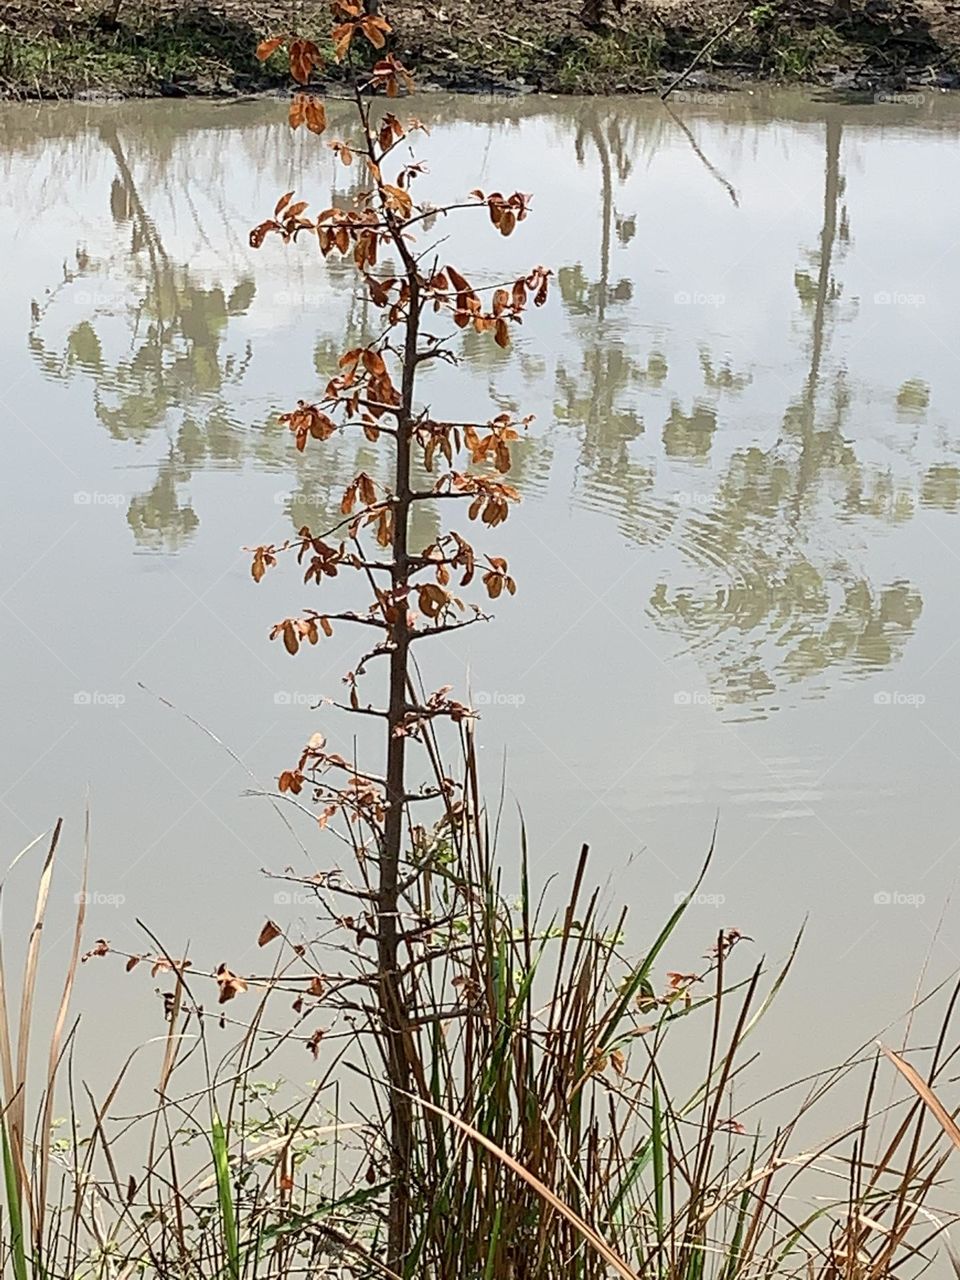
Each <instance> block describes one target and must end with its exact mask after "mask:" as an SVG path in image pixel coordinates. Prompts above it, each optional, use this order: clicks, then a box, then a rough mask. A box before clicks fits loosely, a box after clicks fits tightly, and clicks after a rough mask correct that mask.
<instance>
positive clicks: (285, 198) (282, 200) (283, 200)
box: [273, 191, 293, 218]
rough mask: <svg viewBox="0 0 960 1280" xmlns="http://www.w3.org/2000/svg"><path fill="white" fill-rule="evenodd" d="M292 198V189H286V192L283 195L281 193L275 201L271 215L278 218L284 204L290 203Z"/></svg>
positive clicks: (284, 206)
mask: <svg viewBox="0 0 960 1280" xmlns="http://www.w3.org/2000/svg"><path fill="white" fill-rule="evenodd" d="M292 199H293V192H292V191H288V192H286V194H285V195H282V196H281V197H280V199H279V200H278V201H277V206H276V208H275V209H274V211H273V216H274V217H275V218H279V217H280V214H281V213H282V212H283V210H284V209H285V208H286V206H287V205H288V204H289V203H290V201H291V200H292Z"/></svg>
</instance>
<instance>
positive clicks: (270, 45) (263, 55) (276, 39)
mask: <svg viewBox="0 0 960 1280" xmlns="http://www.w3.org/2000/svg"><path fill="white" fill-rule="evenodd" d="M282 44H283V36H270V38H269V39H267V40H261V41H260V43H259V44H258V45H257V57H258V58H259V59H260V61H261V62H266V60H267V59H268V58H269V57H270V55H271V53H276V51H277V50H278V49H279V48H280V46H281V45H282Z"/></svg>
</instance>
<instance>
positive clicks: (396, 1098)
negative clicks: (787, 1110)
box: [377, 261, 420, 1272]
mask: <svg viewBox="0 0 960 1280" xmlns="http://www.w3.org/2000/svg"><path fill="white" fill-rule="evenodd" d="M407 269H408V270H407V279H408V281H409V285H410V301H409V310H408V314H407V328H406V339H405V348H404V359H403V384H402V387H401V397H402V408H401V413H400V416H399V418H398V420H397V457H396V473H395V477H394V496H395V499H396V506H395V508H394V528H393V575H392V576H393V588H394V601H395V604H396V607H397V617H396V620H395V621H394V624H393V629H392V636H391V641H392V644H393V650H392V652H391V655H390V700H389V705H388V709H387V734H388V741H387V777H386V783H387V786H386V790H387V801H388V805H389V807H388V809H387V815H386V820H385V823H384V839H383V848H382V850H381V854H380V882H379V902H378V906H379V912H378V914H379V922H378V940H377V941H378V967H379V979H380V1010H381V1017H382V1020H383V1033H384V1035H385V1037H386V1040H387V1080H388V1084H389V1086H390V1103H389V1114H390V1177H391V1190H390V1208H389V1224H388V1254H387V1265H388V1266H389V1267H390V1268H391V1269H392V1270H394V1271H397V1272H400V1271H402V1269H403V1261H404V1258H405V1256H406V1253H407V1250H408V1248H409V1234H410V1172H411V1164H412V1156H413V1110H412V1103H411V1100H410V1097H409V1094H410V1087H411V1072H410V1059H409V1054H408V1046H407V1036H408V1022H409V1010H408V1008H407V1000H406V995H405V992H404V990H403V986H402V983H401V981H400V979H399V976H398V972H399V963H398V960H399V956H398V952H399V946H400V941H401V936H402V929H401V927H400V919H399V906H400V903H399V895H398V885H399V880H400V866H401V857H402V852H403V827H404V819H405V815H406V809H405V795H406V741H407V740H406V735H405V733H404V731H403V730H404V719H405V715H406V709H407V675H408V672H407V666H408V657H409V647H410V632H409V627H408V624H407V605H406V588H407V586H408V579H409V573H410V565H409V558H408V547H407V534H408V524H409V516H410V502H411V488H410V447H411V439H410V431H411V428H412V424H413V408H414V381H415V377H416V367H417V339H418V334H419V329H420V291H419V280H418V276H417V271H416V266H415V264H413V263H412V261H411V262H408V263H407Z"/></svg>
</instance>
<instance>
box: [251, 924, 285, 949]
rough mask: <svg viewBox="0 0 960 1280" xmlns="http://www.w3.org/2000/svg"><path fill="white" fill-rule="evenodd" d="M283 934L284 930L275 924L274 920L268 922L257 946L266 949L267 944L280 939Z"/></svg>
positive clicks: (261, 932)
mask: <svg viewBox="0 0 960 1280" xmlns="http://www.w3.org/2000/svg"><path fill="white" fill-rule="evenodd" d="M282 932H283V930H282V929H281V928H280V926H279V925H278V924H274V922H273V921H272V920H268V921H267V923H266V924H265V925H264V926H263V928H262V929H261V930H260V936H259V937H258V938H257V946H258V947H265V946H266V945H267V943H268V942H272V941H273V940H274V938H279V937H280V935H281V933H282Z"/></svg>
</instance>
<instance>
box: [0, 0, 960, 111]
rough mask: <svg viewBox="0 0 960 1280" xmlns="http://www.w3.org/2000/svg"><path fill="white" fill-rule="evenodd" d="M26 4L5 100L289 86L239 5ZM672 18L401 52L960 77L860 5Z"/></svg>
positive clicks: (639, 86)
mask: <svg viewBox="0 0 960 1280" xmlns="http://www.w3.org/2000/svg"><path fill="white" fill-rule="evenodd" d="M33 2H34V0H25V3H24V4H23V5H21V4H18V3H13V4H8V5H7V7H6V8H0V93H2V94H5V95H6V96H8V97H60V98H70V97H77V96H85V95H91V94H92V95H98V94H105V95H110V96H125V97H136V96H155V95H172V96H180V95H187V94H189V95H226V94H235V93H247V92H255V91H260V90H266V89H271V88H285V87H287V85H288V77H287V74H286V68H285V66H284V64H283V61H282V59H279V58H276V59H271V60H270V61H269V62H268V63H267V64H266V65H265V66H261V65H260V64H259V63H258V62H257V61H256V58H255V57H254V53H253V51H254V49H255V48H256V45H257V44H258V42H259V41H260V39H262V37H263V36H264V35H265V34H267V33H268V31H269V30H272V29H273V27H272V26H271V22H273V23H274V25H275V24H276V22H278V21H279V19H271V17H270V15H265V14H264V13H263V12H261V11H260V10H255V9H252V8H251V9H250V10H249V11H248V10H247V9H245V8H244V6H243V5H242V4H236V5H230V6H229V8H219V7H217V6H216V5H207V4H190V5H187V6H178V7H176V8H173V9H170V8H168V7H165V6H164V7H161V8H150V7H148V6H146V4H145V3H144V0H133V2H131V3H128V4H127V5H125V6H121V7H120V9H119V10H118V15H117V19H116V21H114V20H112V18H107V19H105V18H104V11H103V10H102V9H100V8H97V7H93V8H89V9H79V10H76V11H70V12H69V13H68V14H66V15H61V16H59V17H57V18H56V19H55V20H51V19H50V17H49V12H48V11H46V10H43V11H40V10H37V11H32V10H31V9H30V7H29V5H30V4H31V3H33ZM454 3H455V0H454ZM482 10H484V5H483V4H478V5H476V12H477V13H480V11H482ZM324 12H325V11H324ZM677 14H678V16H677V17H676V18H672V19H670V20H667V19H666V18H664V17H663V15H654V14H648V15H647V16H646V17H644V18H633V19H631V20H629V21H625V22H624V23H623V24H622V25H621V26H619V27H618V28H616V29H610V30H607V31H589V30H587V29H585V28H582V27H577V26H576V25H574V26H572V27H571V25H570V24H569V23H568V24H567V25H566V26H565V27H564V26H560V25H554V26H551V25H549V24H544V25H543V26H542V29H533V30H531V28H530V26H529V24H528V21H527V18H528V16H529V15H528V14H527V11H526V10H520V9H518V10H517V11H516V12H515V13H509V12H508V13H507V14H505V15H503V17H502V23H501V25H500V26H499V27H498V28H497V29H496V30H495V31H494V32H491V30H490V25H489V19H490V15H489V14H486V15H485V16H483V15H482V16H481V18H478V20H477V21H476V22H472V21H469V20H466V19H465V20H464V21H462V22H460V21H456V22H454V21H450V22H447V23H434V24H432V25H431V24H427V25H425V26H422V29H417V30H415V31H414V32H413V33H412V34H411V35H410V36H409V40H408V43H409V48H408V47H407V46H406V44H404V43H402V42H401V44H399V45H398V46H397V51H398V52H399V53H400V55H401V56H403V57H406V58H409V59H410V60H411V62H412V65H415V66H416V67H417V68H418V78H419V80H420V81H421V82H427V83H433V84H438V85H441V86H443V87H448V88H454V89H466V90H470V89H480V90H482V89H485V88H489V87H490V86H491V85H503V86H504V87H506V88H510V87H520V86H522V85H525V86H528V87H533V88H535V89H542V90H544V91H548V92H557V93H599V94H602V93H615V92H636V91H647V92H649V91H651V90H653V89H656V88H658V87H659V86H660V85H662V84H663V83H664V80H665V79H667V80H669V78H671V77H672V76H674V75H676V74H677V73H678V72H680V71H682V70H683V69H684V68H686V67H688V66H689V65H690V63H691V62H692V61H693V59H694V58H695V57H696V56H697V55H698V54H699V53H700V52H701V51H702V49H703V47H704V44H705V43H706V42H707V41H710V40H711V39H712V38H713V37H715V36H719V38H718V39H716V41H715V43H713V44H712V45H711V47H710V50H709V53H708V54H707V55H706V56H705V57H704V58H703V59H702V61H701V62H700V63H699V64H698V74H701V75H706V76H707V77H710V76H719V77H720V78H721V80H722V79H723V77H724V75H725V74H726V75H727V76H728V77H733V78H737V77H741V78H753V79H757V80H778V81H793V82H824V81H830V80H831V78H833V77H835V76H836V75H837V74H838V73H841V74H842V73H847V74H853V72H854V71H856V74H857V75H858V76H859V77H860V78H861V80H862V82H863V84H864V85H870V84H871V83H873V84H886V83H891V82H898V81H899V80H902V78H903V77H904V76H905V75H906V76H908V77H910V76H912V77H914V78H916V77H920V78H924V77H926V78H928V79H929V78H934V79H936V82H938V83H943V82H945V81H946V82H949V78H950V76H951V75H954V74H956V73H957V72H958V70H960V63H958V59H957V53H956V50H954V49H952V48H948V47H941V44H940V43H939V37H937V36H935V35H934V34H933V33H932V32H931V31H930V30H929V29H928V28H927V27H925V26H923V25H920V26H916V25H915V26H904V25H903V23H900V25H899V26H893V25H891V26H889V27H887V26H884V25H883V23H877V22H876V21H868V20H866V19H865V18H864V17H863V16H862V15H859V16H858V12H857V9H856V5H854V6H853V8H852V9H851V11H850V13H849V14H848V16H846V17H844V18H843V19H842V20H839V19H838V20H837V21H836V22H833V23H831V22H829V21H824V20H823V19H822V17H818V16H817V15H816V14H815V13H814V11H813V10H811V11H810V12H809V13H806V12H805V11H804V10H803V9H802V8H801V9H799V10H793V9H791V10H787V9H785V7H784V5H783V4H782V3H766V2H764V0H762V2H761V3H759V4H756V5H755V6H753V7H752V8H749V9H747V10H744V11H743V12H742V13H740V15H739V19H738V21H736V23H735V24H734V25H733V26H732V27H731V29H730V30H727V31H724V26H725V25H726V23H725V21H724V19H723V18H722V17H718V16H717V14H716V13H715V12H714V11H713V10H712V9H711V8H709V7H706V6H705V7H704V10H703V12H702V13H698V11H697V10H696V9H688V8H684V9H682V10H679V9H678V11H677ZM320 16H321V15H320V12H319V10H318V11H317V13H314V12H313V10H312V9H310V6H309V5H308V6H307V9H306V10H305V13H304V14H303V15H301V25H302V33H303V34H307V35H310V34H315V31H314V29H315V28H316V29H319V26H318V24H319V22H320ZM499 21H500V19H499V18H498V22H499ZM514 28H515V30H514ZM721 32H722V34H720V33H721ZM398 38H399V37H398Z"/></svg>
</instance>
